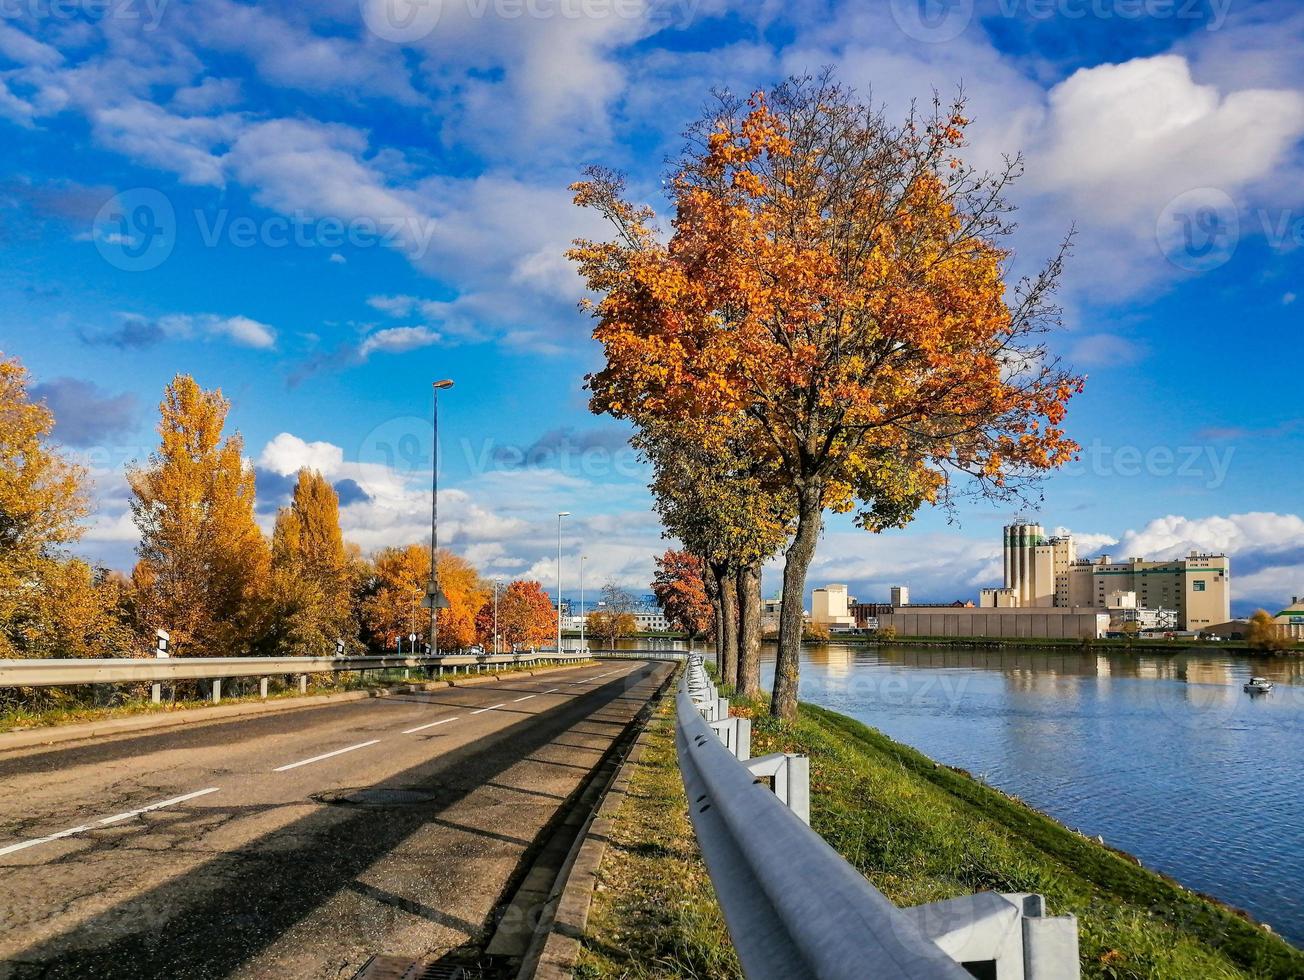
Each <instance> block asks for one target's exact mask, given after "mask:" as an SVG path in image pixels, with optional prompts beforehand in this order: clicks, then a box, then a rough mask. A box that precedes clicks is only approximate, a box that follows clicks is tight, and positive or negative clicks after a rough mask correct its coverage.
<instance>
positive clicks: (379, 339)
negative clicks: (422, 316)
mask: <svg viewBox="0 0 1304 980" xmlns="http://www.w3.org/2000/svg"><path fill="white" fill-rule="evenodd" d="M437 343H439V334H437V333H435V332H434V331H433V330H431V329H430V328H428V327H389V328H388V329H386V330H377V331H376V332H375V333H373V334H371V335H370V336H368V337H367V338H366V339H364V340H363V341H362V343H361V344H359V345H358V356H359V357H363V358H366V357H370V356H371V355H372V354H374V353H376V352H377V351H382V352H384V353H386V354H401V353H403V352H404V351H410V350H416V349H417V348H419V347H429V346H430V345H432V344H437Z"/></svg>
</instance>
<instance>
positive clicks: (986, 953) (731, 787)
mask: <svg viewBox="0 0 1304 980" xmlns="http://www.w3.org/2000/svg"><path fill="white" fill-rule="evenodd" d="M675 741H676V745H677V747H678V751H679V765H680V770H681V772H682V775H683V779H684V788H685V790H686V791H687V794H688V801H689V815H690V817H691V819H692V822H693V829H694V831H695V832H696V835H697V841H698V845H699V847H700V849H701V851H702V856H703V858H704V859H705V860H706V867H707V871H708V872H709V874H710V877H711V883H712V885H713V886H714V887H715V891H716V895H717V897H718V899H719V902H720V907H721V910H722V911H723V912H724V918H725V923H726V925H727V926H728V928H729V935H730V938H731V939H732V940H733V944H734V947H735V949H737V951H738V957H739V959H740V960H741V961H742V967H743V972H744V974H745V975H746V976H747V977H748V980H771V978H772V980H803V978H809V980H863V978H866V977H874V978H907V977H909V978H930V980H931V978H939V980H940V978H948V980H967V978H969V977H971V976H972V974H971V973H970V972H969V971H968V970H966V969H965V967H972V968H974V969H975V971H976V972H978V975H979V976H984V975H994V976H996V977H997V978H998V980H1075V978H1077V977H1078V976H1079V966H1078V941H1077V920H1076V918H1075V917H1073V916H1071V915H1069V916H1059V917H1048V916H1046V915H1045V906H1044V902H1043V901H1042V898H1041V896H1039V895H1023V894H1019V895H998V894H995V893H991V892H984V893H982V894H979V895H969V896H964V897H961V898H957V899H952V900H949V901H945V902H934V903H931V904H928V905H921V906H917V907H915V908H908V909H900V908H897V907H896V906H895V905H893V904H892V902H891V901H890V900H889V899H888V898H887V897H886V896H884V895H883V894H882V893H881V892H879V891H878V889H876V888H874V886H873V885H871V884H870V883H869V882H868V881H866V880H865V878H864V877H863V876H862V875H861V874H860V873H859V872H858V871H856V869H855V868H853V867H852V866H851V865H850V864H848V863H847V862H846V861H845V860H843V858H842V857H841V856H840V855H839V854H838V853H837V852H836V851H834V850H833V848H831V847H830V846H829V845H828V844H826V843H825V842H824V840H823V839H822V838H821V837H820V836H819V835H818V834H816V833H815V832H814V831H812V830H811V829H810V827H809V826H808V824H809V822H810V768H809V762H808V760H807V759H806V757H805V756H800V755H770V756H764V757H762V758H759V759H750V758H749V756H750V748H751V722H750V720H749V719H746V718H730V717H729V702H728V700H727V699H724V698H721V697H720V696H719V692H718V690H717V689H716V688H715V686H714V685H713V684H712V683H711V681H710V678H709V677H708V676H707V674H706V672H705V670H704V669H703V667H702V661H701V658H700V657H697V656H696V655H694V657H693V659H692V660H691V661H690V663H689V667H688V669H687V671H686V672H685V674H684V677H683V680H682V681H681V683H680V687H679V693H678V697H677V701H676V725H675ZM771 780H772V781H773V788H771V787H770V785H769V783H770V781H771ZM961 964H963V966H962V965H961Z"/></svg>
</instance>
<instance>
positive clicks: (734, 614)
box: [711, 562, 738, 688]
mask: <svg viewBox="0 0 1304 980" xmlns="http://www.w3.org/2000/svg"><path fill="white" fill-rule="evenodd" d="M711 572H712V574H713V575H714V576H715V580H716V583H717V584H718V585H719V591H720V646H721V650H720V654H721V655H720V682H721V683H722V684H724V685H725V686H727V687H730V688H737V686H738V583H737V581H736V580H735V579H734V575H733V572H731V571H730V570H729V565H728V564H727V563H715V562H713V563H712V564H711Z"/></svg>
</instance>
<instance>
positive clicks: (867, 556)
mask: <svg viewBox="0 0 1304 980" xmlns="http://www.w3.org/2000/svg"><path fill="white" fill-rule="evenodd" d="M1300 50H1304V9H1301V8H1300V7H1299V6H1298V4H1294V3H1289V2H1280V3H1279V2H1260V3H1253V2H1247V0H1235V2H1232V0H1216V2H1213V0H1211V2H1194V0H1171V2H1169V0H991V2H986V0H973V2H970V0H927V3H924V4H920V3H918V2H917V0H881V2H879V0H874V2H859V3H831V2H814V0H785V2H777V0H756V2H751V3H729V2H724V0H528V2H527V0H442V3H441V2H438V0H435V2H431V3H425V4H420V5H412V4H411V3H410V2H409V0H361V2H360V3H359V2H357V0H338V2H326V3H318V4H292V3H284V4H281V3H265V4H261V5H258V6H251V5H248V4H242V3H236V2H232V0H205V2H198V3H183V2H181V0H67V2H61V3H55V4H51V3H50V2H49V0H11V2H9V3H7V4H5V5H3V8H2V9H0V148H2V149H0V208H2V209H3V210H0V216H2V217H0V249H3V251H4V261H3V263H2V264H0V350H3V351H4V352H5V353H6V354H16V355H18V356H20V357H21V358H22V359H23V361H24V362H25V363H26V364H27V365H28V366H29V368H30V369H31V371H32V372H33V375H34V376H35V380H36V382H37V385H38V387H37V389H36V390H37V393H38V395H40V396H41V397H43V398H45V399H46V401H47V403H48V404H49V405H50V406H51V407H52V408H53V409H54V411H55V413H56V416H57V419H58V430H57V434H58V435H59V437H60V438H61V439H62V440H63V441H64V442H66V443H67V444H68V445H69V446H70V448H71V449H72V450H73V451H74V452H76V453H77V454H79V455H81V456H83V457H84V458H85V460H86V461H87V463H88V464H89V465H90V466H91V467H92V470H93V472H94V475H95V479H96V486H97V491H96V492H97V504H98V509H97V513H96V514H95V516H94V518H93V519H92V521H91V522H90V526H89V528H88V532H87V535H86V537H85V539H84V540H83V542H82V543H81V544H80V546H79V548H80V550H81V551H82V552H83V553H84V554H86V555H88V556H91V557H94V558H96V559H97V560H101V561H105V562H107V563H109V564H111V565H115V566H119V567H127V566H129V564H130V562H131V560H132V557H131V556H132V548H133V545H134V531H133V529H132V527H131V523H130V519H129V515H128V512H127V495H126V490H125V483H124V480H123V477H122V467H123V464H124V463H125V462H126V461H128V460H130V459H133V458H137V459H139V458H143V457H144V456H145V455H147V454H148V452H149V450H150V448H151V447H152V445H153V443H154V436H153V431H152V427H153V425H154V420H155V413H156V405H157V402H158V400H159V396H160V393H161V390H162V387H163V385H164V384H165V383H166V382H167V380H168V379H169V378H170V377H171V376H172V375H173V374H175V373H177V372H186V373H190V374H193V375H194V376H195V377H196V378H197V379H198V380H199V381H200V382H201V383H202V384H204V385H205V386H210V387H221V388H222V390H223V391H224V392H225V393H226V394H227V395H228V396H229V397H230V398H231V400H232V402H233V408H232V413H231V419H230V421H231V425H232V426H233V427H234V428H238V429H239V431H240V432H241V433H242V435H243V437H244V439H245V444H246V452H247V454H248V456H249V458H250V460H251V463H252V464H253V465H255V466H256V467H257V470H258V479H259V490H260V513H261V515H262V518H263V519H264V520H265V521H267V522H270V520H271V516H272V514H273V513H274V509H275V507H276V506H277V505H278V504H279V503H282V502H283V500H284V494H285V490H286V487H287V486H288V482H289V481H288V479H287V477H288V476H289V474H292V473H293V471H294V470H295V469H296V468H297V467H298V466H299V465H303V464H309V465H315V466H318V467H319V468H321V469H322V470H323V471H324V472H325V473H326V474H327V475H328V476H329V477H330V478H331V479H332V480H334V481H335V482H336V484H337V486H338V487H339V488H340V492H341V498H342V502H343V504H344V509H343V520H344V524H345V528H346V533H347V535H348V536H349V537H350V538H351V539H353V540H355V541H357V542H358V543H359V544H361V545H362V546H363V547H364V548H366V549H368V550H370V549H374V548H376V547H379V546H381V545H385V544H403V543H406V542H408V541H412V540H418V539H419V538H420V537H421V536H422V534H423V533H424V528H425V525H426V520H427V517H426V515H427V514H428V511H429V491H428V484H429V475H430V462H429V444H430V428H429V423H428V422H427V421H426V418H427V416H428V412H429V394H430V389H429V382H430V381H431V380H432V379H433V378H436V377H450V378H454V379H455V380H456V381H457V387H455V388H454V389H453V390H452V391H450V392H447V393H446V394H445V395H444V396H443V400H442V402H441V427H442V430H443V453H442V463H441V480H442V483H441V494H440V496H441V499H440V507H441V515H442V516H443V524H442V531H441V538H442V542H443V543H446V544H448V545H449V546H451V547H453V548H454V549H456V550H458V551H461V552H462V553H464V554H466V555H467V556H468V557H469V558H471V559H472V560H473V561H475V562H476V563H477V564H478V565H479V566H480V567H481V569H482V570H483V571H484V572H485V573H486V574H503V575H507V576H518V575H531V576H536V577H539V578H541V579H542V580H543V581H544V582H545V584H547V585H548V586H549V587H551V583H552V582H553V581H554V580H555V574H556V558H555V547H556V518H555V514H556V512H557V511H558V510H569V511H572V512H573V514H574V516H573V517H571V518H569V519H567V522H566V527H565V531H564V537H563V555H564V557H563V570H564V574H565V576H566V579H567V586H566V587H567V590H568V591H573V590H574V588H575V586H576V585H577V582H576V566H577V561H576V559H577V556H578V555H579V554H580V553H581V552H582V553H584V554H587V555H588V556H589V562H588V565H587V567H588V576H589V581H590V582H591V583H593V584H594V585H596V584H598V583H600V582H601V581H604V580H606V579H608V578H610V579H614V580H617V581H620V582H622V583H623V584H625V585H627V586H630V587H633V588H638V589H640V590H641V589H642V587H643V586H644V585H645V584H646V583H647V581H648V579H649V577H650V574H651V555H652V554H653V553H654V552H655V551H658V550H660V549H661V548H662V547H664V543H663V542H662V541H661V540H660V528H659V526H658V524H657V522H656V520H655V517H654V516H653V515H652V514H651V512H650V509H649V501H648V498H647V494H646V490H645V488H644V479H645V474H644V473H643V472H642V470H641V468H640V467H639V465H638V464H637V461H636V460H634V458H633V457H632V454H631V453H630V452H629V450H628V449H627V448H625V447H624V438H625V432H624V430H623V429H622V428H621V427H620V425H618V424H617V423H614V422H612V421H611V420H607V419H599V418H595V417H593V416H591V415H589V414H588V412H587V409H586V400H585V396H584V392H583V390H582V383H583V381H582V379H583V375H584V373H585V372H586V371H589V370H592V369H594V368H595V367H596V366H597V363H598V360H597V358H598V351H597V349H596V346H595V345H594V344H593V342H592V341H591V340H590V339H589V337H588V334H589V326H588V324H587V322H586V320H585V318H584V316H582V315H581V314H580V313H579V312H578V311H577V310H576V308H575V302H576V300H577V299H578V298H579V296H580V290H579V284H578V281H577V279H576V277H575V275H574V273H573V271H572V270H571V269H570V268H569V267H568V266H567V264H566V262H565V261H564V259H563V258H562V252H563V251H564V250H565V248H566V246H567V243H568V242H569V241H570V240H571V239H572V238H574V237H576V236H579V235H592V234H596V233H600V229H598V228H595V227H594V225H593V224H592V220H593V219H592V218H591V217H589V216H586V215H585V214H583V213H581V212H579V211H577V210H576V209H575V208H573V207H572V206H571V204H570V201H569V198H570V195H569V193H568V192H567V190H566V188H567V185H568V184H569V183H570V182H571V181H573V180H574V179H575V178H576V176H577V174H578V172H579V170H580V168H581V167H582V166H584V165H586V164H590V163H603V164H608V165H611V166H615V167H618V168H621V169H623V170H625V171H627V172H628V173H629V176H630V184H631V188H632V190H633V192H634V193H635V194H636V195H638V196H639V197H640V198H642V199H644V200H646V201H648V202H649V203H651V204H652V205H653V206H654V207H656V208H658V209H663V208H664V200H663V198H662V197H661V196H660V181H661V177H662V175H663V173H664V160H665V158H666V157H667V155H669V154H672V153H674V152H675V151H676V149H677V148H678V145H679V139H678V134H679V133H680V132H681V131H682V129H683V127H684V126H685V125H686V124H687V123H688V122H689V121H691V120H692V119H693V118H694V116H695V115H696V113H697V111H698V110H699V108H700V107H701V105H702V104H703V103H704V101H705V98H706V95H707V93H708V92H709V91H710V90H711V89H712V88H713V87H715V88H726V89H729V90H732V91H735V92H740V93H745V92H748V91H751V90H753V89H755V88H757V87H759V86H763V85H769V84H772V83H774V82H775V81H777V80H780V79H781V78H782V77H783V76H784V75H786V74H789V73H792V72H801V71H814V70H818V69H820V68H821V67H823V66H826V65H833V66H837V68H838V70H839V72H840V74H841V77H842V78H843V79H844V80H845V81H847V82H848V83H851V84H853V85H855V86H856V87H857V88H858V89H859V90H860V91H861V92H862V93H863V94H865V95H866V96H867V97H871V98H872V99H873V100H874V101H880V102H883V103H884V104H885V105H886V106H887V107H888V108H889V110H890V111H892V112H895V113H900V112H903V111H904V109H905V108H906V107H907V106H908V104H909V102H910V100H911V99H916V98H919V99H926V98H928V97H929V95H930V93H931V91H932V90H933V89H934V88H935V89H938V90H940V91H941V92H942V93H943V94H949V93H951V92H952V91H954V89H955V88H956V87H957V86H959V85H963V87H964V90H965V91H966V92H967V93H968V95H969V98H970V100H971V115H972V116H973V117H974V120H975V122H974V125H973V127H972V130H971V135H972V141H973V145H972V147H971V149H970V155H971V158H972V159H974V160H975V161H976V162H978V163H981V164H992V163H995V162H996V161H998V160H999V159H1000V157H1001V155H1002V154H1003V153H1015V152H1022V153H1023V154H1024V155H1025V158H1026V160H1027V170H1028V172H1027V175H1026V177H1025V179H1024V180H1023V181H1022V182H1021V184H1020V185H1019V187H1018V188H1017V190H1016V192H1015V195H1014V197H1015V200H1016V202H1017V203H1018V204H1019V205H1020V208H1021V210H1020V213H1019V217H1018V221H1019V229H1018V232H1017V234H1016V238H1015V242H1016V245H1017V247H1018V250H1019V259H1018V260H1017V264H1016V269H1018V268H1027V267H1029V266H1031V265H1032V264H1034V263H1035V262H1037V261H1038V260H1039V259H1040V258H1042V257H1044V256H1045V255H1046V254H1047V253H1048V251H1049V250H1050V249H1051V248H1053V246H1054V244H1055V243H1056V241H1057V240H1058V239H1059V238H1060V237H1061V236H1062V235H1063V234H1064V233H1065V231H1066V230H1067V229H1068V228H1070V227H1076V229H1077V244H1076V249H1075V252H1074V255H1073V258H1072V261H1071V263H1070V267H1069V270H1068V274H1067V276H1066V280H1065V289H1064V293H1063V296H1062V299H1063V302H1064V305H1065V307H1066V318H1065V319H1066V326H1065V330H1064V331H1063V333H1062V334H1060V335H1059V336H1057V337H1056V338H1055V339H1054V341H1053V346H1054V347H1055V349H1056V350H1057V351H1058V352H1060V353H1062V354H1063V355H1064V357H1065V358H1066V360H1068V361H1069V362H1070V363H1071V364H1073V365H1074V366H1076V367H1078V368H1079V369H1080V370H1082V371H1084V372H1086V373H1087V374H1088V375H1089V382H1088V387H1087V391H1086V394H1084V395H1083V396H1081V397H1080V398H1079V399H1077V400H1076V401H1075V402H1074V404H1073V405H1072V408H1071V412H1070V416H1069V426H1070V431H1071V432H1072V434H1073V435H1074V436H1075V437H1076V438H1077V439H1078V441H1079V442H1081V443H1082V445H1083V446H1084V454H1083V460H1082V462H1081V463H1080V464H1078V465H1077V466H1076V467H1074V468H1073V471H1072V472H1069V473H1064V474H1060V475H1057V476H1056V477H1054V478H1053V479H1051V480H1049V481H1048V482H1047V483H1046V485H1045V488H1044V501H1043V502H1042V503H1041V505H1040V509H1039V510H1038V509H1037V508H1028V509H1024V510H1019V511H1016V510H1015V509H1013V508H1011V507H1008V506H1007V507H995V506H990V505H977V504H973V505H965V506H963V507H962V508H961V509H960V510H959V511H958V513H956V514H954V515H947V514H943V513H935V512H925V513H922V514H921V515H920V517H919V519H918V521H917V522H916V523H915V524H914V525H913V526H912V527H911V528H909V529H908V530H905V531H902V532H894V533H891V534H886V535H881V536H871V535H867V534H864V533H862V532H857V531H856V530H854V529H853V528H852V527H851V526H850V524H849V523H847V522H845V521H843V520H841V519H836V518H835V519H831V520H830V521H829V524H828V528H827V530H826V533H825V537H824V540H823V542H822V544H821V547H820V551H819V554H818V556H817V559H816V564H815V566H814V568H813V570H812V576H811V584H812V585H817V584H820V583H821V582H827V581H846V582H849V583H850V584H851V585H852V586H853V591H855V592H857V593H858V594H859V595H860V596H861V597H862V598H874V597H879V596H883V597H885V594H886V588H887V586H888V585H889V584H892V583H898V582H900V583H904V584H909V585H910V586H912V590H913V593H914V595H915V596H916V597H917V598H920V599H924V598H931V599H951V598H955V597H959V596H963V597H973V596H975V595H976V593H977V590H978V589H979V588H980V587H981V586H983V585H989V584H994V583H995V582H996V580H997V578H998V576H999V572H998V570H997V565H996V564H995V562H994V561H993V559H994V558H995V557H996V555H997V552H998V549H999V540H1000V530H999V529H1000V525H1001V524H1002V523H1003V522H1004V521H1007V520H1009V519H1010V518H1011V517H1014V516H1016V515H1019V516H1029V517H1032V516H1035V517H1038V518H1039V519H1040V520H1041V521H1042V522H1043V523H1045V524H1046V525H1047V526H1049V527H1064V528H1068V529H1071V530H1072V531H1073V532H1074V533H1075V534H1077V535H1079V536H1080V537H1081V539H1082V542H1083V545H1084V548H1083V550H1084V551H1087V552H1093V551H1097V550H1100V549H1102V548H1108V549H1109V550H1110V551H1112V552H1114V553H1126V554H1144V555H1147V556H1152V557H1168V556H1172V555H1177V554H1181V553H1184V552H1185V551H1186V550H1188V549H1190V548H1202V549H1210V550H1223V551H1226V552H1228V553H1229V554H1231V555H1232V557H1233V570H1234V574H1233V586H1234V593H1235V600H1236V602H1235V605H1236V608H1237V609H1239V610H1243V609H1245V608H1252V607H1253V606H1255V605H1258V604H1266V605H1273V604H1275V603H1278V602H1281V601H1283V600H1284V599H1286V598H1288V597H1289V596H1290V595H1293V594H1299V593H1304V520H1302V519H1301V516H1300V515H1301V513H1304V495H1302V494H1301V491H1300V489H1299V475H1300V460H1301V451H1302V450H1304V408H1301V406H1300V398H1299V383H1298V376H1299V354H1298V351H1299V336H1300V331H1299V323H1300V310H1301V309H1304V306H1302V305H1301V304H1300V303H1298V302H1297V301H1296V297H1297V294H1301V293H1304V288H1302V286H1304V283H1302V282H1301V278H1302V277H1301V270H1302V269H1304V260H1302V259H1301V254H1302V250H1301V248H1300V246H1301V245H1304V181H1302V180H1301V179H1300V178H1301V176H1304V152H1301V151H1302V146H1301V139H1302V137H1304V64H1302V63H1301V59H1300V58H1299V57H1298V52H1299V51H1300ZM776 568H777V566H776ZM777 585H778V578H777V575H776V574H775V572H774V569H771V570H770V573H769V574H768V577H767V586H766V587H767V589H768V590H773V589H774V588H777Z"/></svg>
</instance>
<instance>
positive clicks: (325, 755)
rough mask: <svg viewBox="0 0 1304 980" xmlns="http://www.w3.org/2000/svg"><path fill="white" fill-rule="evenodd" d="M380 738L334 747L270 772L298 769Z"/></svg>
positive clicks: (365, 745)
mask: <svg viewBox="0 0 1304 980" xmlns="http://www.w3.org/2000/svg"><path fill="white" fill-rule="evenodd" d="M379 741H380V739H378V738H373V739H372V740H371V741H370V742H359V743H358V744H357V745H350V746H348V747H346V748H343V749H336V750H335V751H334V752H323V753H322V754H321V755H314V756H313V757H312V758H311V759H300V760H299V761H298V762H291V763H290V764H289V765H285V766H277V767H276V768H275V769H273V770H272V772H285V771H286V770H287V769H298V768H299V767H300V766H306V765H308V764H309V763H313V762H321V760H322V759H330V758H332V757H334V756H337V755H343V754H344V753H345V752H352V751H353V750H354V749H365V748H366V747H367V746H368V745H375V744H376V743H377V742H379Z"/></svg>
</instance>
